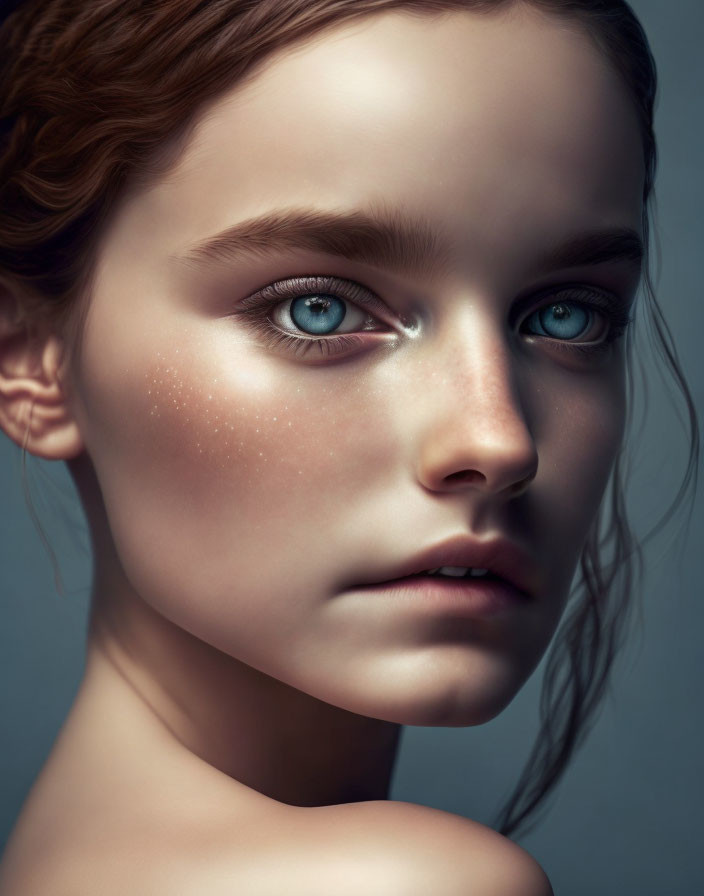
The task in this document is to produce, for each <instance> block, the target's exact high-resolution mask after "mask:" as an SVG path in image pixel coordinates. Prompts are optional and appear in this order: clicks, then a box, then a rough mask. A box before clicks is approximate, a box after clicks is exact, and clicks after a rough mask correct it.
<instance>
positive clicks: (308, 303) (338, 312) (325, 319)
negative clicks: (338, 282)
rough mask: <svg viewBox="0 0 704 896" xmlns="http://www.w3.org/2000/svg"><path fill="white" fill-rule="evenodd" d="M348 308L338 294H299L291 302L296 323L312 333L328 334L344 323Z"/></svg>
mask: <svg viewBox="0 0 704 896" xmlns="http://www.w3.org/2000/svg"><path fill="white" fill-rule="evenodd" d="M346 312H347V308H346V306H345V302H344V301H343V300H342V299H339V298H338V297H337V296H333V295H325V294H322V295H321V294H319V293H318V294H314V295H308V296H299V297H298V298H297V299H295V300H294V301H293V302H292V303H291V312H290V313H291V319H292V320H293V322H294V324H295V325H296V326H297V327H299V328H300V329H301V330H303V332H304V333H310V334H311V335H318V334H320V335H328V334H329V333H332V332H334V331H335V330H336V329H337V328H338V327H339V326H340V324H341V323H342V321H343V319H344V317H345V314H346Z"/></svg>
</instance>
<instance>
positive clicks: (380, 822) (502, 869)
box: [339, 802, 553, 896]
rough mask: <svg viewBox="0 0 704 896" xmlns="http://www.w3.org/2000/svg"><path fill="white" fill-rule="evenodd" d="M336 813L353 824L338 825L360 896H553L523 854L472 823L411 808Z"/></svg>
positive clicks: (367, 807) (359, 807)
mask: <svg viewBox="0 0 704 896" xmlns="http://www.w3.org/2000/svg"><path fill="white" fill-rule="evenodd" d="M339 809H340V810H343V811H344V812H346V813H348V816H349V817H348V819H347V821H348V822H350V823H352V824H354V830H353V831H349V825H348V824H344V825H343V826H344V827H347V828H348V830H347V831H346V833H347V836H348V838H350V839H348V841H347V842H348V843H354V844H355V846H357V856H358V857H359V856H361V857H363V859H364V860H363V862H362V865H363V867H364V869H365V872H366V874H365V880H364V881H360V884H363V885H364V886H363V892H365V894H366V896H376V893H377V892H378V893H379V894H380V896H381V894H382V893H384V894H389V893H398V894H399V896H402V894H403V896H415V894H416V893H418V894H419V896H420V894H427V893H428V892H432V893H435V894H437V896H468V894H470V893H471V894H476V896H552V894H553V891H552V888H551V886H550V882H549V880H548V878H547V876H546V874H545V872H544V871H543V869H542V868H541V867H540V865H539V864H538V862H536V860H535V859H534V858H533V857H532V856H531V855H530V854H529V853H528V852H526V850H524V849H522V848H521V847H520V846H518V845H517V844H515V843H513V842H512V841H511V840H509V839H508V838H506V837H504V836H502V835H501V834H498V833H497V832H496V831H494V830H492V829H491V828H488V827H486V826H485V825H482V824H479V823H478V822H475V821H470V820H469V819H466V818H462V817H460V816H458V815H453V814H451V813H449V812H443V811H440V810H437V809H429V808H427V807H425V806H418V805H414V804H412V803H401V802H372V803H359V804H355V805H353V806H345V807H339ZM340 815H342V812H341V813H340ZM353 815H356V816H357V818H356V819H355V820H353ZM355 833H356V835H357V836H356V837H355V836H354V834H355ZM351 835H352V836H351ZM357 838H358V839H357ZM355 841H356V842H355ZM375 869H378V871H379V875H378V877H376V878H375V877H374V874H373V872H374V871H375Z"/></svg>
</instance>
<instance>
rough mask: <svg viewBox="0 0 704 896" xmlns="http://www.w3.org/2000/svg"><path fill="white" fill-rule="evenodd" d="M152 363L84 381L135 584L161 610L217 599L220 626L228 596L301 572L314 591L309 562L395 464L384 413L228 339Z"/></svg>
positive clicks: (349, 391)
mask: <svg viewBox="0 0 704 896" xmlns="http://www.w3.org/2000/svg"><path fill="white" fill-rule="evenodd" d="M206 345H207V349H205V346H206ZM151 354H152V357H151V358H148V359H146V360H144V361H143V362H142V363H140V362H139V361H138V360H135V361H134V363H132V364H131V365H130V368H129V370H126V371H123V372H122V374H121V375H120V376H118V377H113V378H112V379H111V380H110V381H109V382H108V381H105V380H103V381H101V380H100V377H99V376H98V371H97V370H93V371H92V373H93V374H94V375H89V373H90V372H91V371H88V372H86V373H84V377H83V379H84V381H85V382H86V383H89V384H90V387H89V388H87V389H86V390H85V393H84V396H83V399H84V405H85V408H84V422H85V431H86V436H87V437H86V444H87V446H88V453H89V454H90V456H91V459H92V461H93V464H94V467H95V469H96V473H97V476H98V481H99V483H100V487H101V491H102V496H103V500H104V503H105V506H106V511H107V516H108V519H109V524H110V528H111V532H112V536H113V539H114V541H115V543H116V547H117V552H118V555H119V557H120V559H121V561H122V565H123V568H124V570H125V573H126V575H127V577H128V579H129V580H130V582H131V583H132V585H133V586H134V587H135V589H136V590H137V591H138V592H140V593H141V594H143V596H145V597H148V598H149V599H151V600H153V601H154V603H155V604H160V605H161V607H162V609H164V610H166V601H169V602H170V606H173V602H174V601H176V602H178V601H181V598H182V603H183V607H185V606H186V604H187V602H188V596H189V593H190V595H191V599H192V594H193V593H201V594H204V593H206V592H207V593H210V594H211V595H212V601H213V606H212V609H213V618H214V619H215V618H216V615H217V602H218V601H221V600H222V599H223V598H224V597H227V599H228V600H229V601H230V602H232V599H233V597H234V596H235V594H236V593H239V592H242V593H246V592H247V591H248V590H249V592H250V593H251V589H256V590H257V591H258V593H259V595H260V598H261V600H267V599H271V598H270V597H269V595H271V594H276V593H277V592H278V591H280V589H281V583H282V581H287V580H289V579H290V571H291V568H292V565H293V564H296V571H297V575H299V578H300V580H301V582H302V583H303V585H304V586H307V585H310V583H311V582H313V579H314V576H313V574H314V573H315V564H312V563H309V564H308V566H310V571H307V570H306V561H307V558H310V557H314V556H316V553H317V563H318V567H320V562H321V557H320V554H321V553H322V554H323V557H324V550H323V551H322V552H321V546H324V545H326V544H330V545H331V546H334V547H336V546H337V544H339V542H340V541H341V540H344V537H345V536H344V532H341V525H340V518H341V517H342V518H343V521H344V518H345V516H346V513H345V508H347V509H349V507H350V504H351V502H353V501H355V500H357V501H359V500H360V494H361V493H362V492H364V491H365V489H366V490H368V489H369V488H374V487H375V485H374V482H375V478H374V477H375V476H377V477H382V476H383V471H384V469H385V468H386V469H388V467H385V464H384V460H385V459H386V458H385V456H384V455H386V454H388V448H387V447H384V446H385V445H386V440H387V437H386V436H385V435H383V433H384V428H383V427H382V426H381V423H382V421H383V419H384V417H385V409H384V408H383V407H380V406H379V403H378V402H377V403H376V404H375V403H374V402H373V401H372V402H371V407H370V401H369V392H368V390H365V389H362V388H358V387H357V385H356V384H354V383H352V382H351V381H350V377H349V374H347V375H345V374H344V373H340V375H339V376H331V375H330V374H329V373H328V375H327V376H322V375H321V371H319V370H316V369H314V368H301V367H299V368H297V370H296V371H295V375H294V372H293V371H292V370H291V368H289V367H288V366H287V365H285V364H284V363H282V362H281V360H271V359H266V358H262V357H261V353H259V354H256V353H255V352H253V351H251V350H250V351H249V352H248V351H247V350H246V349H245V348H244V347H240V346H236V347H235V350H234V352H233V345H232V339H231V337H229V336H228V335H227V333H225V334H224V335H223V337H222V338H220V337H219V336H215V337H214V336H213V333H210V334H209V336H208V341H207V343H206V342H205V340H203V342H202V343H201V342H200V341H199V340H197V339H195V340H193V341H192V342H191V343H190V344H189V343H188V342H185V343H184V341H182V342H181V343H180V346H179V350H178V351H177V350H175V349H171V350H170V351H169V353H168V354H167V352H166V350H164V349H163V348H162V350H161V352H156V351H155V352H152V353H151ZM233 355H234V357H235V359H236V362H235V363H233V360H232V359H233ZM104 369H110V365H109V364H105V365H104ZM112 369H113V370H119V369H120V368H119V365H114V366H113V367H112ZM372 436H373V438H372ZM370 471H376V472H371V473H370ZM341 508H342V510H341ZM336 538H337V543H336V542H335V539H336ZM319 572H320V570H319V568H318V575H319ZM282 575H283V576H284V577H285V578H284V579H282ZM204 585H206V586H207V587H205V588H204ZM160 595H161V596H160ZM176 595H181V597H177V596H176ZM182 609H183V608H182ZM185 612H187V611H185ZM220 616H221V617H222V609H221V610H220ZM179 621H181V622H182V623H184V624H185V619H184V617H180V620H179ZM221 621H222V620H221ZM186 627H190V628H191V629H192V630H195V627H196V622H195V621H194V620H192V621H191V624H189V625H187V626H186Z"/></svg>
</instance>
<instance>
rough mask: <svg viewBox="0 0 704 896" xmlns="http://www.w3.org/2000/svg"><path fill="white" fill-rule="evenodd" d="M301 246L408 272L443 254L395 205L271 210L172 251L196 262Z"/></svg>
mask: <svg viewBox="0 0 704 896" xmlns="http://www.w3.org/2000/svg"><path fill="white" fill-rule="evenodd" d="M286 249H306V250H308V251H313V252H322V253H325V254H328V255H337V256H338V257H342V258H347V259H349V260H350V261H356V262H362V263H364V264H369V265H373V266H376V267H384V268H388V269H392V270H393V269H397V270H400V271H404V272H406V273H411V274H421V273H424V272H431V271H432V270H434V269H435V268H436V266H437V265H438V264H439V263H440V264H441V263H442V262H443V261H444V260H445V259H446V253H444V252H443V251H442V250H441V247H440V244H439V242H438V239H437V237H436V235H435V234H434V232H433V230H432V228H431V227H430V225H429V224H427V223H425V222H423V221H421V220H417V219H415V218H412V217H410V216H408V215H406V214H404V213H402V212H400V211H397V212H387V211H383V210H376V211H372V212H362V211H353V212H324V211H317V210H313V209H302V210H297V209H294V210H289V211H276V212H271V213H268V214H266V215H263V216H261V217H258V218H250V219H248V220H246V221H242V222H241V223H238V224H235V225H234V226H233V227H229V228H227V230H224V231H222V232H221V233H219V234H217V235H215V236H213V237H210V238H208V239H206V240H204V241H203V242H202V243H198V244H197V245H195V246H193V247H191V248H190V249H188V250H187V251H186V252H185V253H184V254H182V255H179V256H177V258H178V260H179V261H182V262H185V263H186V264H195V265H196V266H198V267H201V266H208V265H211V264H212V263H218V262H228V261H235V262H236V261H238V260H240V259H241V256H242V255H243V254H247V255H259V256H263V255H266V254H268V253H270V252H272V251H281V250H286Z"/></svg>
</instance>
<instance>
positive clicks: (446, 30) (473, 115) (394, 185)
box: [142, 4, 643, 257]
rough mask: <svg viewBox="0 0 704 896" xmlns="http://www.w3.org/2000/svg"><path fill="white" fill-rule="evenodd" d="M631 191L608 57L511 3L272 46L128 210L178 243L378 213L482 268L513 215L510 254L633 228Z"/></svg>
mask: <svg viewBox="0 0 704 896" xmlns="http://www.w3.org/2000/svg"><path fill="white" fill-rule="evenodd" d="M642 183H643V161H642V149H641V142H640V136H639V128H638V123H637V118H636V113H635V109H634V106H633V103H632V101H631V99H630V97H629V95H628V92H627V90H626V88H625V86H624V85H623V84H622V83H621V81H620V79H619V77H618V75H617V74H616V72H615V71H614V69H613V68H612V66H611V65H610V64H609V62H608V60H606V59H605V58H604V57H603V55H602V54H601V53H600V51H599V50H598V49H597V48H596V47H595V45H594V44H593V43H592V41H591V39H590V38H589V36H588V35H587V33H586V32H585V31H584V30H583V29H582V28H580V27H579V26H578V25H576V24H575V23H571V22H565V21H562V20H561V19H557V18H555V17H551V16H545V15H544V14H542V13H539V12H537V11H536V10H534V9H532V8H530V7H528V6H525V5H524V4H515V5H511V6H509V7H508V8H507V9H505V10H502V11H501V12H500V13H492V14H490V15H487V14H481V15H480V14H476V13H468V12H452V13H448V14H444V15H441V16H428V15H410V14H408V13H403V12H391V13H388V12H386V13H383V14H377V15H373V16H368V17H365V18H363V19H361V20H359V21H355V22H352V23H347V24H343V25H341V26H338V27H335V28H332V29H329V30H327V31H324V32H322V33H320V34H318V35H315V36H314V37H313V38H311V39H309V40H306V41H304V42H302V43H300V44H298V45H294V46H292V47H288V48H284V49H282V50H281V51H280V52H279V53H278V54H275V55H274V56H272V57H271V58H270V59H269V60H268V61H267V63H266V64H265V66H264V67H263V69H262V70H260V71H259V72H258V73H257V74H256V75H255V76H254V77H252V78H251V79H250V80H249V81H248V82H247V83H245V84H243V85H239V86H238V87H236V88H234V89H232V90H230V91H229V92H227V93H225V94H224V95H223V96H222V97H221V98H220V99H218V100H217V101H216V102H215V103H214V104H212V105H211V106H210V107H209V108H208V109H207V110H206V112H205V113H204V114H203V116H202V118H201V120H200V122H199V124H198V126H197V127H196V129H195V132H193V134H192V136H191V138H190V139H189V142H188V144H187V146H186V147H185V150H184V152H183V154H182V156H181V158H180V160H179V162H178V163H177V164H176V166H175V167H174V168H173V169H172V170H171V171H170V172H169V174H168V175H167V176H166V177H165V178H164V180H163V181H162V182H161V183H159V184H158V185H157V186H156V187H154V188H153V189H152V190H151V191H150V193H149V195H148V196H147V197H146V198H145V203H144V205H143V206H142V211H143V213H144V214H146V215H152V216H153V218H154V220H159V221H160V222H161V226H162V228H163V227H166V228H167V229H171V234H170V237H171V239H172V242H174V243H179V244H180V245H185V244H186V243H187V242H188V241H197V240H198V239H201V238H202V237H203V236H204V235H205V234H208V233H215V232H217V231H218V230H220V229H223V228H226V227H228V226H231V225H232V224H233V223H235V222H237V221H240V220H243V219H246V218H249V217H254V216H257V215H261V214H263V213H266V212H269V211H273V210H277V209H281V208H286V207H292V208H296V207H298V208H311V207H314V208H319V209H321V210H351V209H359V208H363V207H368V206H370V205H378V204H380V203H381V204H383V205H386V206H389V205H390V206H393V207H395V208H396V207H397V208H402V209H403V210H404V211H406V212H408V213H410V214H411V215H413V216H416V217H426V218H427V219H428V220H429V223H430V224H431V225H432V226H433V227H435V228H436V229H437V230H438V232H441V233H444V234H445V235H446V237H447V240H448V242H452V243H453V246H454V248H455V249H456V250H457V251H458V252H459V253H460V254H462V253H464V254H466V253H467V252H468V251H470V247H471V246H479V247H480V248H481V252H482V257H487V253H489V256H490V255H491V253H492V252H501V251H503V250H504V248H505V247H504V246H502V242H505V239H506V238H509V237H510V236H511V234H510V233H509V231H510V230H511V228H514V230H515V228H516V227H517V226H518V225H517V222H519V221H523V222H524V224H523V225H522V226H523V231H524V232H525V237H526V240H524V243H525V242H527V243H530V238H531V236H532V235H534V236H535V239H536V240H539V239H542V238H543V236H544V233H543V232H544V231H550V236H551V237H554V236H556V235H559V233H557V231H560V230H564V229H565V228H567V229H570V228H574V229H575V230H578V229H583V228H584V227H585V226H594V227H599V226H610V225H613V226H619V225H622V226H628V225H630V226H632V227H636V228H638V227H639V223H640V213H641V197H642ZM184 210H187V214H186V213H185V211H184ZM164 222H169V223H167V224H164ZM513 236H515V233H514V234H513ZM536 250H537V247H536ZM527 251H530V247H529V246H527ZM470 254H471V252H470Z"/></svg>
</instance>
